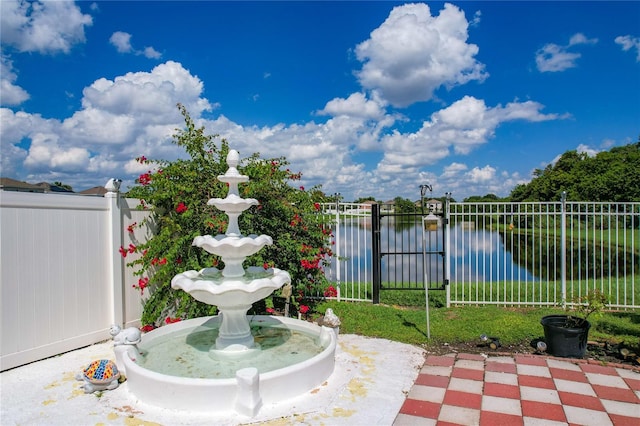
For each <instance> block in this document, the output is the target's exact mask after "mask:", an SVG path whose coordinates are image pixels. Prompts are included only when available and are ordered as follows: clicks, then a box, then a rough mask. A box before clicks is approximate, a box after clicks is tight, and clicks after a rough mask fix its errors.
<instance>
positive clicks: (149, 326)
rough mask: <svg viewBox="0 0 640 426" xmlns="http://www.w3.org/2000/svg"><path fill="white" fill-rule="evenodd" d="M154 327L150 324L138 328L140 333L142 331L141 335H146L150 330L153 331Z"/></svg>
mask: <svg viewBox="0 0 640 426" xmlns="http://www.w3.org/2000/svg"><path fill="white" fill-rule="evenodd" d="M154 328H155V327H154V326H153V325H151V324H147V325H143V326H142V327H140V331H142V332H143V333H147V332H149V331H151V330H153V329H154Z"/></svg>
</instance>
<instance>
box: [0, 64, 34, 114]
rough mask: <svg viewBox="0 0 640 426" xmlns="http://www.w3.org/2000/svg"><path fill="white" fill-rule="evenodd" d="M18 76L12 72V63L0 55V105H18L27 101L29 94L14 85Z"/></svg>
mask: <svg viewBox="0 0 640 426" xmlns="http://www.w3.org/2000/svg"><path fill="white" fill-rule="evenodd" d="M17 79H18V76H17V75H16V73H15V72H13V63H12V62H11V60H10V59H9V58H8V57H7V56H5V55H2V54H0V104H1V105H5V106H7V105H20V104H21V103H22V102H24V101H26V100H27V99H29V93H27V91H26V90H24V89H23V88H22V87H20V86H16V85H15V84H14V83H15V82H16V80H17Z"/></svg>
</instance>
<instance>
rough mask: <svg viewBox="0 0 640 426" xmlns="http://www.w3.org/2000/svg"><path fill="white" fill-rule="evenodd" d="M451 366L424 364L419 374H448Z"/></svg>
mask: <svg viewBox="0 0 640 426" xmlns="http://www.w3.org/2000/svg"><path fill="white" fill-rule="evenodd" d="M452 369H453V367H444V366H440V365H425V366H424V367H422V369H421V370H420V374H431V375H434V376H450V375H451V371H452Z"/></svg>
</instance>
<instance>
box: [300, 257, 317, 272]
mask: <svg viewBox="0 0 640 426" xmlns="http://www.w3.org/2000/svg"><path fill="white" fill-rule="evenodd" d="M300 264H301V265H302V267H303V268H304V269H320V259H318V258H316V259H313V260H311V261H309V260H307V259H302V260H301V261H300Z"/></svg>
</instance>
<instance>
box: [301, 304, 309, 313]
mask: <svg viewBox="0 0 640 426" xmlns="http://www.w3.org/2000/svg"><path fill="white" fill-rule="evenodd" d="M298 310H299V311H300V313H301V314H306V313H307V312H309V307H308V306H307V305H300V309H298Z"/></svg>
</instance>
